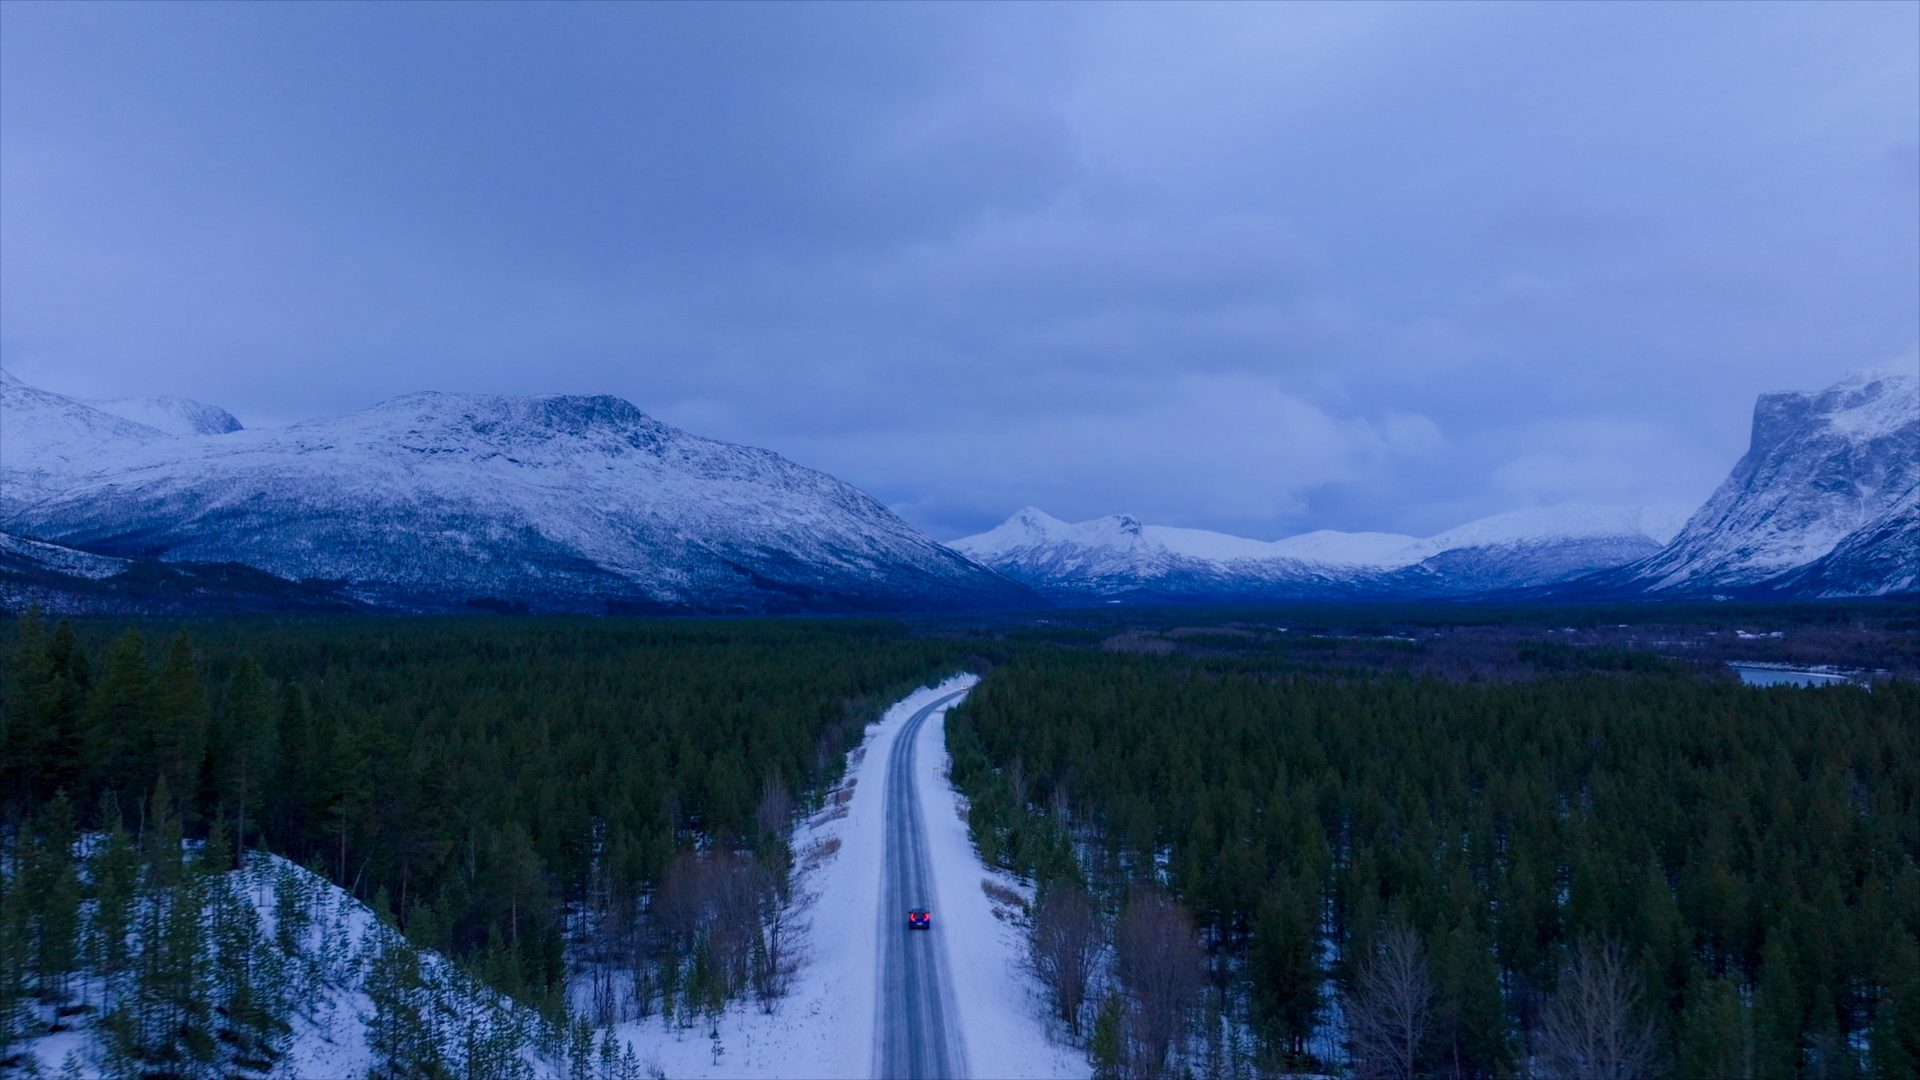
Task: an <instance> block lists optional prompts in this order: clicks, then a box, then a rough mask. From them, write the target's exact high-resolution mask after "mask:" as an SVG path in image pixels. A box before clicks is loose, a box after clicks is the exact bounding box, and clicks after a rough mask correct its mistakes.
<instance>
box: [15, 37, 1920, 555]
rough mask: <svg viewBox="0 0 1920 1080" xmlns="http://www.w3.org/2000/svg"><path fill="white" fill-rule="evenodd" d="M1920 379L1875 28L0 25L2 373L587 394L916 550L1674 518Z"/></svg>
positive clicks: (1885, 78) (1900, 146)
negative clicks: (1911, 375) (1810, 435)
mask: <svg viewBox="0 0 1920 1080" xmlns="http://www.w3.org/2000/svg"><path fill="white" fill-rule="evenodd" d="M1916 342H1920V4H1915V3H1891V2H1890V3H1869V4H1860V5H1847V4H1787V3H1778V4H1765V5H1755V6H1744V5H1740V4H1732V3H1715V4H1671V5H1652V4H1571V5H1565V6H1556V5H1548V4H1511V3H1496V4H1489V5H1485V6H1443V5H1439V4H1415V5H1410V6H1396V5H1392V4H1381V3H1354V4H1345V5H1332V6H1315V5H1310V4H1298V3H1294V4H1276V5H1253V4H1236V5H1228V6H1217V7H1207V6H1198V5H1190V4H1182V5H1154V6H1138V7H1129V6H1120V5H1113V4H1101V5H1087V6H1070V5H1065V4H1050V5H1044V6H1037V7H1019V6H1012V5H965V6H938V7H909V6H905V5H885V6H859V5H854V4H834V5H828V6H820V7H808V6H801V5H791V4H781V5H774V4H766V5H750V6H737V7H726V6H719V5H706V4H702V5H692V4H662V5H653V6H640V5H631V4H622V5H607V6H589V5H566V6H559V5H552V6H550V5H540V6H514V5H507V4H493V5H487V6H479V7H462V6H456V5H447V4H435V5H422V6H412V7H407V6H400V5H388V4H380V5H371V6H355V5H351V4H345V3H325V4H297V5H242V4H208V5H203V6H170V5H161V4H98V5H82V4H55V5H45V6H43V5H38V4H33V3H26V2H20V0H9V2H7V3H4V4H0V362H4V363H5V364H6V365H7V366H8V367H9V368H10V369H11V370H13V371H14V372H15V373H16V374H18V375H20V376H21V377H22V378H25V379H27V380H28V381H29V382H34V383H38V384H40V385H43V386H46V387H48V388H50V389H54V390H59V391H62V392H66V393H72V394H75V395H78V396H83V397H86V396H119V395H133V394H141V395H144V394H161V393H170V394H177V395H181V396H187V397H193V398H198V399H201V400H205V401H210V402H214V403H216V404H220V405H224V406H226V407H227V408H229V409H231V410H232V411H233V412H235V413H236V414H237V415H239V416H240V418H241V419H242V420H243V421H245V422H246V423H248V424H249V425H252V426H264V425H270V424H275V423H283V422H287V421H290V420H295V419H300V418H303V417H307V416H313V415H320V414H326V413H332V412H340V411H346V410H350V409H354V408H359V407H362V406H365V405H368V404H371V403H373V402H375V401H378V400H380V399H382V398H385V397H389V396H392V395H395V394H400V393H406V392H410V391H414V390H422V389H441V390H462V391H480V392H499V393H550V392H570V393H571V392H586V393H614V394H618V395H620V396H622V397H626V398H628V399H630V400H632V401H633V402H634V403H635V404H637V405H639V406H640V407H641V408H642V409H645V410H646V411H648V412H650V413H652V414H654V415H655V416H658V417H660V418H661V419H663V420H666V421H668V422H670V423H674V424H677V425H679V426H681V427H684V428H687V429H689V430H691V431H694V432H697V433H700V434H705V435H711V436H715V437H719V438H725V439H729V440H733V441H738V442H745V443H751V444H754V445H758V446H765V447H769V448H771V449H774V450H777V451H779V452H781V453H783V454H785V455H787V456H788V457H791V458H793V459H795V460H797V461H800V462H803V463H805V464H808V465H812V466H816V467H819V468H823V469H826V470H827V471H829V472H832V473H834V474H835V475H838V476H840V477H842V478H843V479H846V480H848V481H851V482H853V483H855V484H857V485H860V486H861V487H864V488H866V489H867V490H869V491H871V492H873V493H874V494H875V495H877V496H878V497H880V498H881V499H882V500H883V501H885V502H887V503H889V504H890V505H892V506H893V507H894V508H895V509H896V510H898V511H899V512H900V513H902V514H903V515H904V516H906V517H907V518H908V519H909V520H911V521H913V522H914V523H916V524H918V525H920V526H922V527H923V528H926V529H927V530H928V531H930V532H932V533H933V534H934V535H936V536H939V537H941V538H949V537H953V536H956V535H960V534H962V533H966V532H971V531H974V530H977V529H980V528H984V527H987V526H989V525H991V524H993V523H994V522H996V521H998V520H999V519H1000V518H1002V517H1004V516H1005V515H1006V514H1008V513H1010V512H1011V511H1013V510H1015V509H1017V508H1019V507H1021V506H1023V505H1027V504H1034V505H1038V506H1040V507H1042V508H1044V509H1047V510H1049V511H1050V512H1052V513H1054V514H1057V515H1059V516H1062V517H1067V518H1073V519H1078V518H1082V517H1092V516H1096V515H1100V514H1106V513H1115V512H1121V511H1127V512H1132V513H1135V514H1137V515H1139V516H1141V517H1142V518H1144V519H1146V520H1150V521H1154V522H1159V523H1164V524H1172V525H1188V526H1197V527H1206V528H1216V529H1223V530H1228V531H1234V532H1239V533H1242V534H1245V535H1251V536H1258V537H1269V538H1270V537H1277V536H1282V535H1286V534H1289V533H1294V532H1299V531H1304V530H1306V529H1312V528H1321V527H1328V528H1346V529H1387V530H1396V531H1409V532H1415V533H1422V534H1425V533H1431V532H1434V531H1438V530H1440V529H1443V528H1446V527H1449V526H1452V525H1456V524H1459V523H1460V522H1462V521H1465V520H1467V519H1469V518H1473V517H1476V516H1480V515H1483V514H1487V513H1494V512H1499V511H1503V510H1510V509H1516V508H1520V507H1524V506H1533V505H1541V504H1547V503H1552V502H1557V501H1563V500H1585V501H1593V502H1615V503H1643V502H1681V503H1689V504H1692V503H1697V502H1698V501H1699V500H1700V499H1702V498H1704V496H1705V495H1706V494H1707V493H1708V492H1709V491H1710V490H1711V489H1712V487H1713V486H1714V485H1715V484H1716V483H1717V482H1718V481H1719V480H1720V479H1721V478H1722V477H1724V476H1725V474H1726V471H1727V469H1728V467H1729V466H1731V465H1732V464H1733V462H1734V460H1735V459H1737V458H1738V457H1739V455H1740V453H1741V452H1742V450H1743V449H1744V447H1745V442H1746V437H1747V424H1748V420H1749V418H1750V412H1751V409H1752V405H1753V399H1754V396H1755V395H1756V394H1758V393H1760V392H1763V391H1766V390H1774V389H1788V388H1804V389H1812V388H1817V387H1821V386H1824V385H1827V384H1829V383H1831V382H1834V381H1836V380H1837V379H1838V378H1839V377H1840V376H1841V375H1842V374H1843V373H1844V372H1845V371H1847V370H1848V369H1850V368H1858V367H1875V366H1884V365H1886V364H1888V363H1904V364H1906V365H1909V366H1912V365H1914V364H1915V363H1916V362H1917V361H1916V360H1915V355H1916V354H1915V353H1914V351H1913V350H1914V349H1915V347H1916Z"/></svg>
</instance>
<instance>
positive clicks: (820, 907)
mask: <svg viewBox="0 0 1920 1080" xmlns="http://www.w3.org/2000/svg"><path fill="white" fill-rule="evenodd" d="M977 681H978V679H977V678H976V677H975V676H972V675H966V676H958V677H955V678H953V679H949V680H947V681H946V682H944V683H941V684H940V685H939V686H930V687H923V688H921V689H919V690H916V691H915V692H913V693H912V694H910V695H908V696H907V697H906V698H904V699H902V700H901V701H899V702H898V703H896V704H895V705H894V706H893V707H892V708H890V709H888V710H887V713H886V715H885V716H884V717H883V718H882V719H881V720H880V722H878V723H876V724H874V725H873V726H871V727H869V728H868V729H867V735H866V739H865V741H863V742H862V744H861V746H860V748H859V749H858V750H856V751H855V752H854V754H853V756H852V759H851V760H850V761H849V764H848V769H847V781H846V784H847V787H849V788H850V789H851V799H849V800H848V801H846V802H844V803H840V802H838V801H837V800H835V799H829V800H827V809H826V810H823V811H822V812H821V813H820V814H817V815H815V817H814V818H813V819H812V820H810V821H808V822H807V823H805V824H804V825H803V826H802V827H801V828H800V830H799V831H798V832H797V834H796V835H795V837H794V851H795V854H796V856H797V858H798V863H799V865H800V867H802V877H801V879H800V881H799V890H798V891H799V892H801V893H803V894H805V895H806V896H807V897H809V900H808V901H807V903H808V906H807V908H806V910H805V911H804V912H802V921H803V923H804V924H805V927H806V929H805V939H804V943H803V945H802V950H803V958H802V966H801V968H800V970H799V972H798V974H797V975H796V977H795V979H794V983H793V988H792V991H791V992H790V993H789V994H788V995H787V997H786V999H785V1000H783V1001H781V1002H779V1003H778V1005H777V1006H776V1007H775V1010H774V1012H773V1014H772V1015H767V1014H765V1013H763V1012H761V1011H760V1009H759V1007H758V1006H757V1005H756V1004H754V1003H753V1002H751V1001H743V1002H738V1003H736V1004H735V1005H734V1006H733V1007H732V1008H730V1009H729V1010H728V1011H727V1012H726V1013H725V1014H724V1015H723V1016H722V1017H721V1018H720V1021H719V1023H718V1025H717V1026H716V1025H710V1024H708V1023H707V1022H705V1021H700V1022H697V1023H695V1024H694V1025H693V1026H691V1027H684V1028H683V1027H677V1026H670V1025H669V1024H668V1023H667V1022H666V1021H664V1020H662V1019H661V1018H660V1017H658V1016H655V1017H652V1018H650V1019H647V1020H641V1021H635V1022H630V1023H627V1024H623V1025H621V1027H620V1029H619V1033H620V1035H621V1037H622V1038H624V1039H626V1040H627V1041H628V1042H629V1043H630V1045H631V1046H632V1047H633V1049H634V1051H635V1053H636V1056H637V1057H638V1058H639V1060H640V1061H641V1062H642V1064H643V1065H644V1066H646V1067H647V1068H649V1069H651V1070H655V1071H657V1072H658V1073H660V1074H664V1075H666V1076H672V1077H740V1078H743V1080H745V1078H759V1077H821V1076H835V1077H852V1076H868V1075H871V1073H872V1071H873V1065H874V1060H873V1059H874V1043H875V1035H876V1032H877V1030H878V1029H877V1028H876V1026H875V1024H876V1020H877V1019H879V1018H878V1017H877V1016H876V1005H877V1004H878V1003H877V1001H876V996H877V993H878V983H879V959H880V942H879V940H878V939H877V935H878V933H879V932H880V929H879V927H880V911H879V903H880V885H881V878H880V872H881V863H882V857H883V853H884V841H885V834H884V831H883V826H884V824H885V821H884V812H885V805H884V801H883V798H882V793H883V792H884V791H885V788H886V769H887V759H888V753H889V751H890V750H891V749H892V748H893V742H894V739H895V738H896V737H897V736H898V735H899V733H900V730H901V728H902V726H903V725H904V724H905V722H906V719H907V718H908V717H910V716H912V715H913V714H914V713H915V712H916V711H918V710H919V709H920V708H922V707H923V706H925V705H926V704H927V703H928V702H930V701H933V700H935V699H937V698H939V697H941V696H943V695H945V694H950V693H952V692H953V691H955V690H960V689H964V688H966V687H970V686H972V685H973V684H974V683H975V682H977ZM920 731H921V735H920V739H921V742H920V744H919V746H918V747H916V750H915V755H916V756H915V761H916V768H915V772H916V774H917V777H916V778H917V780H918V782H919V786H920V797H921V800H922V802H921V805H922V808H923V813H924V815H925V820H926V822H927V829H928V834H929V835H928V840H929V843H930V845H931V849H932V852H933V858H934V873H935V875H936V877H937V879H938V886H937V890H936V892H937V898H936V900H935V901H934V903H935V907H934V912H935V917H936V925H937V927H938V932H940V933H944V934H947V935H949V936H948V939H947V940H948V944H949V946H950V948H949V955H950V957H951V959H952V971H953V978H954V981H955V984H956V985H955V998H956V1000H957V1003H958V1006H959V1017H958V1018H957V1019H958V1024H959V1028H960V1032H961V1036H962V1038H963V1040H964V1042H965V1045H966V1055H965V1060H966V1061H967V1062H968V1063H969V1066H970V1068H971V1069H972V1070H973V1072H974V1074H975V1075H977V1076H983V1077H1007V1078H1015V1077H1084V1076H1086V1075H1088V1073H1089V1071H1090V1070H1089V1068H1088V1066H1087V1064H1086V1060H1085V1058H1084V1057H1083V1056H1082V1055H1081V1054H1080V1053H1079V1052H1078V1051H1076V1050H1074V1049H1072V1048H1071V1047H1066V1046H1062V1045H1059V1044H1057V1043H1055V1042H1053V1041H1052V1040H1051V1039H1050V1038H1049V1036H1048V1034H1047V1026H1046V1022H1045V1019H1044V1012H1043V1009H1042V1007H1041V1005H1040V1003H1039V1000H1038V998H1037V996H1036V995H1037V990H1036V988H1035V986H1034V983H1033V980H1032V977H1031V976H1029V975H1028V974H1027V973H1026V971H1025V970H1024V968H1023V967H1022V966H1021V957H1022V955H1023V953H1024V949H1023V947H1022V944H1021V936H1020V930H1019V928H1018V927H1016V926H1014V925H1012V924H1011V923H1008V922H1003V921H1001V920H1000V919H997V918H996V917H995V916H994V914H993V904H992V902H991V901H990V900H989V899H988V897H987V895H986V893H985V892H984V891H983V890H982V888H981V882H982V881H983V880H987V879H989V878H991V879H994V880H997V881H999V882H1000V883H1001V884H1002V885H1004V886H1006V887H1008V888H1017V887H1016V886H1015V884H1014V883H1013V882H1011V881H1007V880H1006V879H1005V878H1004V876H1002V875H995V874H990V873H989V872H988V871H987V870H986V869H985V868H984V867H983V866H982V865H981V863H980V860H979V857H978V856H977V855H976V854H975V853H974V850H973V845H972V843H971V842H970V841H969V840H968V838H967V827H966V824H965V822H964V821H962V820H961V817H960V806H959V802H958V797H957V796H956V794H955V793H954V791H953V788H952V787H951V786H950V785H949V784H948V782H947V780H946V772H947V754H946V738H945V729H944V727H943V725H942V724H940V723H927V724H923V725H921V728H920ZM843 810H844V813H842V811H843ZM836 841H837V845H838V850H837V851H832V849H834V847H835V844H836ZM828 851H832V854H830V855H827V856H826V857H825V858H824V859H823V858H820V854H821V853H823V852H828ZM902 932H904V931H902ZM716 1031H717V1032H718V1037H717V1038H716V1037H715V1036H714V1032H716ZM716 1049H717V1050H718V1051H719V1053H718V1054H717V1055H716V1053H715V1051H716Z"/></svg>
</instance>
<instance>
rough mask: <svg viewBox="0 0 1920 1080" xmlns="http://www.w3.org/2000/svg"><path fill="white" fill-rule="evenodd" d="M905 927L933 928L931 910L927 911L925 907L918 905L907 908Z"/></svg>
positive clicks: (916, 928)
mask: <svg viewBox="0 0 1920 1080" xmlns="http://www.w3.org/2000/svg"><path fill="white" fill-rule="evenodd" d="M907 929H909V930H931V929H933V912H931V911H928V910H927V909H926V908H918V907H917V908H913V909H911V910H909V911H908V912H907Z"/></svg>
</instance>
